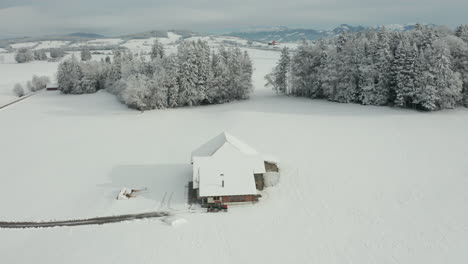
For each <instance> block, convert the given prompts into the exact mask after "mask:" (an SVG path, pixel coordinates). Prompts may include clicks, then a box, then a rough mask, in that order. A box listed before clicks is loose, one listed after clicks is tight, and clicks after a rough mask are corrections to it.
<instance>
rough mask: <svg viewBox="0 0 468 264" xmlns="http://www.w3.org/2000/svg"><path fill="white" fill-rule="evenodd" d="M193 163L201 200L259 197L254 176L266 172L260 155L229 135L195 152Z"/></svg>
mask: <svg viewBox="0 0 468 264" xmlns="http://www.w3.org/2000/svg"><path fill="white" fill-rule="evenodd" d="M192 163H193V188H195V189H196V188H199V189H200V191H199V194H200V196H201V197H207V196H223V195H248V194H256V193H257V192H256V188H255V180H254V174H256V173H265V164H264V161H263V159H262V157H261V156H260V155H259V154H258V152H257V151H256V150H255V149H253V148H252V147H250V146H249V145H247V144H245V143H243V142H242V141H240V140H239V139H237V138H235V137H234V136H232V135H230V134H228V133H226V132H223V133H221V134H220V135H218V136H216V137H215V138H213V139H211V140H210V141H208V142H207V143H205V144H204V145H202V146H201V147H199V148H198V149H196V150H195V151H194V152H193V153H192Z"/></svg>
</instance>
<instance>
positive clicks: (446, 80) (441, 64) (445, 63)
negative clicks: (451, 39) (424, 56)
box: [432, 42, 463, 109]
mask: <svg viewBox="0 0 468 264" xmlns="http://www.w3.org/2000/svg"><path fill="white" fill-rule="evenodd" d="M432 65H433V75H434V77H435V85H436V87H437V90H438V96H439V98H440V99H439V101H438V105H439V108H442V109H444V108H454V107H455V106H457V105H458V104H459V103H460V102H461V99H462V94H461V92H462V86H463V84H462V81H461V78H460V74H459V73H456V72H453V70H452V69H451V66H452V63H451V58H450V53H449V50H448V48H447V44H446V43H444V42H439V43H437V46H436V47H434V55H433V61H432Z"/></svg>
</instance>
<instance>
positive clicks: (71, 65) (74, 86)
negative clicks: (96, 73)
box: [57, 57, 83, 94]
mask: <svg viewBox="0 0 468 264" xmlns="http://www.w3.org/2000/svg"><path fill="white" fill-rule="evenodd" d="M82 79H83V71H82V69H81V66H80V63H79V62H78V61H77V60H76V58H75V57H73V58H71V59H67V60H64V61H63V62H61V63H60V64H59V66H58V70H57V82H58V86H59V89H60V90H61V91H62V93H65V94H82V93H83V89H82Z"/></svg>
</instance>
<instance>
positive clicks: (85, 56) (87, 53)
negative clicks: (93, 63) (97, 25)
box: [81, 46, 92, 61]
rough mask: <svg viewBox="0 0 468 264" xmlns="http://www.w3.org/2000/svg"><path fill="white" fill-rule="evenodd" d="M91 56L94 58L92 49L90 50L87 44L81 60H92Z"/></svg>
mask: <svg viewBox="0 0 468 264" xmlns="http://www.w3.org/2000/svg"><path fill="white" fill-rule="evenodd" d="M91 58H92V55H91V51H89V48H88V47H87V46H85V47H84V48H83V50H82V51H81V60H82V61H89V60H91Z"/></svg>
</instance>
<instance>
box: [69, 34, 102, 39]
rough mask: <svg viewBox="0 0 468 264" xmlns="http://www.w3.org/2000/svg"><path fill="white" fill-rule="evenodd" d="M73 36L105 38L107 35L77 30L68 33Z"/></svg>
mask: <svg viewBox="0 0 468 264" xmlns="http://www.w3.org/2000/svg"><path fill="white" fill-rule="evenodd" d="M68 36H71V37H78V38H90V39H95V38H96V39H97V38H105V36H103V35H100V34H96V33H83V32H76V33H71V34H68Z"/></svg>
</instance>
